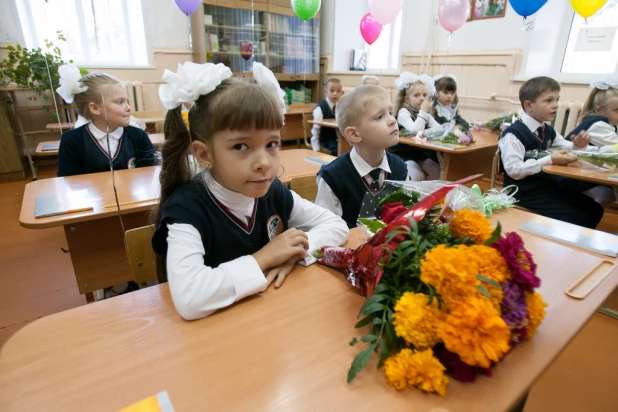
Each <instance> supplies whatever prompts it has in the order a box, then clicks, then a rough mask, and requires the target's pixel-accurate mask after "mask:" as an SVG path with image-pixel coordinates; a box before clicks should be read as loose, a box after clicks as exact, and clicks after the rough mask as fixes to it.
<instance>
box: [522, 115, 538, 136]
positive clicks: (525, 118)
mask: <svg viewBox="0 0 618 412" xmlns="http://www.w3.org/2000/svg"><path fill="white" fill-rule="evenodd" d="M521 121H522V122H523V123H524V124H525V125H526V127H527V128H528V129H530V131H531V132H532V133H534V132H536V130H537V129H538V128H539V126H541V125H542V124H543V123H541V122H539V121H538V120H536V119H535V118H533V117H532V116H530V115H529V114H528V113H524V114H523V115H522V116H521Z"/></svg>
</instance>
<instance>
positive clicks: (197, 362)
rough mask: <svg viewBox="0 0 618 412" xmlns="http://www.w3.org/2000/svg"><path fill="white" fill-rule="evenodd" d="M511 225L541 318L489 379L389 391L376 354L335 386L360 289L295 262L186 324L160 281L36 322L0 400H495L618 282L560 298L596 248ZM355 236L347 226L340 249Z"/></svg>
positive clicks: (553, 351)
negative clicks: (532, 278) (255, 290)
mask: <svg viewBox="0 0 618 412" xmlns="http://www.w3.org/2000/svg"><path fill="white" fill-rule="evenodd" d="M530 218H531V215H530V214H529V213H527V212H523V211H520V210H509V211H503V212H499V213H496V214H495V215H494V217H493V218H492V220H494V221H495V220H497V219H499V220H500V222H501V223H502V225H503V228H504V230H506V231H515V230H517V228H518V227H519V226H520V225H521V224H522V223H524V222H526V221H527V220H529V219H530ZM519 233H520V234H521V236H522V237H523V238H524V241H525V244H526V247H527V248H528V250H531V251H532V252H533V254H534V258H535V261H536V263H537V264H538V274H539V277H540V278H541V279H542V285H541V288H540V292H541V293H542V295H543V297H544V299H545V300H546V301H547V302H548V304H549V307H548V308H547V315H546V318H545V321H544V323H543V324H542V325H541V326H540V328H539V330H538V332H537V334H536V335H535V337H534V338H533V339H532V340H531V341H527V342H525V343H523V344H521V345H519V346H518V347H517V348H515V349H514V350H513V352H512V353H510V354H509V355H508V356H507V357H506V358H505V359H504V361H503V362H502V363H501V364H499V365H498V366H497V367H496V368H495V369H494V371H493V372H494V376H493V377H491V378H486V377H481V378H479V379H478V380H477V382H476V383H474V384H461V383H459V382H456V381H451V383H450V384H449V388H448V393H447V395H446V397H444V398H442V397H440V396H437V395H425V394H422V393H421V392H419V391H416V390H415V391H411V390H404V391H401V392H397V391H396V390H394V389H393V388H390V387H389V386H387V385H386V383H385V382H384V376H383V373H382V372H381V371H377V370H376V369H375V360H372V362H371V363H370V364H369V366H368V368H367V369H366V370H364V371H363V372H362V373H361V374H359V376H358V377H357V379H356V380H355V381H354V382H353V383H352V384H349V385H348V384H346V374H347V370H348V367H349V366H350V363H351V361H352V359H353V358H354V356H355V355H356V353H357V351H358V350H359V348H358V347H354V348H351V347H349V346H348V342H349V341H350V339H351V338H352V337H355V336H357V337H358V336H359V335H360V334H362V332H363V331H359V330H355V329H354V323H355V321H356V315H357V313H358V310H359V308H360V306H361V305H362V303H363V301H364V298H362V297H361V296H359V295H357V293H356V292H355V291H354V290H353V289H352V288H351V287H350V286H349V285H348V284H347V282H346V281H345V279H344V277H343V275H341V274H340V273H338V272H335V271H333V270H330V269H327V268H324V267H321V266H318V265H313V266H310V267H308V268H303V267H299V266H297V267H296V269H295V271H294V273H292V275H291V276H289V277H288V279H286V282H285V284H284V285H283V286H282V287H281V289H277V290H275V289H269V290H268V291H266V292H265V293H263V294H259V295H256V296H253V297H251V298H247V299H244V300H243V301H241V302H239V303H236V304H234V305H233V306H232V307H230V308H228V309H226V310H222V311H219V312H218V313H216V314H214V315H213V316H211V317H208V318H205V319H202V320H199V321H195V322H185V321H183V320H182V319H181V318H180V316H179V315H178V314H177V313H176V311H175V309H174V306H173V303H172V301H171V297H170V294H169V290H168V287H167V285H166V284H164V285H160V286H155V287H151V288H147V289H144V290H141V291H138V292H134V293H130V294H127V295H123V296H119V297H115V298H112V299H108V300H104V301H101V302H97V303H94V304H89V305H86V306H82V307H78V308H75V309H71V310H67V311H64V312H61V313H57V314H54V315H51V316H47V317H44V318H42V319H39V320H36V321H34V322H32V323H31V324H29V325H27V326H25V327H24V328H23V329H21V330H20V331H18V332H17V333H16V334H15V335H14V336H13V337H12V338H10V339H9V341H8V342H7V343H6V344H5V345H4V347H3V348H2V349H1V351H0V387H2V389H3V390H2V391H0V409H2V410H12V411H13V410H24V411H30V410H51V409H53V410H63V411H73V410H76V411H77V410H106V411H107V410H118V409H120V408H122V407H124V406H127V405H130V404H131V403H133V402H135V401H137V400H140V399H143V398H146V397H148V396H151V395H154V394H156V393H157V392H159V391H162V390H167V392H168V394H169V396H170V399H171V401H172V404H173V405H174V407H175V408H176V410H179V411H180V410H203V409H204V408H207V409H209V410H227V411H241V410H392V411H398V410H406V411H430V410H432V409H433V408H444V409H445V410H448V411H451V412H455V411H501V410H506V409H507V408H509V407H511V406H512V405H513V404H514V403H515V402H516V401H517V400H518V398H519V397H520V396H521V395H523V394H524V393H525V391H526V390H528V389H529V387H530V386H531V385H532V383H533V382H534V381H535V380H536V379H537V378H538V377H539V376H540V375H541V374H542V372H543V371H544V370H545V369H546V368H547V367H548V366H549V365H550V364H551V363H552V361H553V360H554V359H555V358H556V357H557V356H558V355H559V354H560V352H561V351H562V350H563V349H564V348H565V346H566V345H567V344H568V343H569V341H570V340H571V339H572V338H573V337H574V336H575V334H576V333H577V332H578V331H579V330H580V329H581V328H582V327H583V325H584V324H585V323H586V322H587V321H588V319H589V318H590V317H591V316H592V315H593V314H594V313H595V311H596V310H597V308H598V307H599V305H600V304H601V303H602V302H603V301H604V299H605V298H606V297H607V296H608V294H609V293H611V291H612V290H613V289H614V288H615V287H616V286H617V285H618V271H617V270H614V271H613V272H611V273H610V275H609V276H608V277H607V278H606V279H605V280H604V281H603V282H602V283H601V284H600V285H599V286H598V287H597V288H595V289H594V290H593V291H592V292H591V293H590V295H588V296H587V297H586V298H585V299H582V300H574V299H571V298H569V297H568V296H566V295H565V293H564V291H565V290H566V289H567V288H568V287H569V286H571V285H572V284H573V283H574V282H575V281H576V280H577V279H579V278H580V277H581V276H582V275H583V274H585V273H586V272H587V271H589V270H590V269H591V268H592V267H593V266H594V265H596V264H597V263H598V262H599V261H600V260H601V259H602V257H601V256H599V255H595V254H593V253H588V252H585V251H582V250H580V249H577V248H574V247H569V246H563V245H560V244H557V243H554V242H551V241H547V240H545V239H542V238H539V237H537V236H534V235H532V234H529V233H526V232H521V231H519ZM361 241H362V239H361V235H360V233H359V232H358V231H357V230H354V231H353V232H352V238H351V241H350V242H349V245H350V246H355V245H358V244H359V243H360V242H361ZM110 394H113V396H110Z"/></svg>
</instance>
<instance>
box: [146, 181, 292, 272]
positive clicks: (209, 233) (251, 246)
mask: <svg viewBox="0 0 618 412" xmlns="http://www.w3.org/2000/svg"><path fill="white" fill-rule="evenodd" d="M203 173H206V172H201V173H199V174H197V175H196V176H195V177H194V178H193V179H192V180H191V181H190V182H189V183H187V184H185V185H183V186H181V187H179V188H178V189H177V190H176V191H175V192H174V193H173V194H172V196H171V197H170V198H169V199H168V200H167V202H165V204H164V205H163V210H162V212H161V219H160V220H159V222H158V225H157V228H156V230H155V233H154V236H153V238H152V248H153V249H154V251H155V252H156V253H157V254H158V255H161V256H165V255H167V232H168V229H167V224H168V223H186V224H189V225H191V226H193V227H194V228H195V229H197V231H198V232H199V233H200V236H201V238H202V243H203V245H204V250H205V252H206V253H205V254H204V265H206V266H209V267H213V268H214V267H217V266H219V265H220V264H222V263H225V262H229V261H231V260H234V259H236V258H238V257H240V256H246V255H251V254H253V253H255V252H257V251H258V250H260V249H262V248H263V247H264V246H265V245H266V244H267V243H268V242H269V241H270V240H271V239H273V238H274V237H275V236H276V235H278V234H281V233H283V232H284V231H286V230H287V229H288V221H289V217H290V214H291V213H292V208H293V207H294V199H293V198H292V193H291V192H290V191H289V190H288V189H287V188H286V187H285V186H284V185H283V183H281V181H279V180H278V179H275V181H273V183H272V184H271V186H270V188H269V190H268V192H267V194H266V195H265V196H263V197H261V198H259V199H256V200H255V205H254V208H253V214H252V216H251V218H250V219H249V222H248V223H247V224H245V223H244V222H242V221H240V220H239V219H238V218H237V217H236V216H235V215H234V214H233V213H232V212H230V211H229V209H228V208H227V207H226V206H225V205H224V204H223V203H221V202H220V201H218V200H217V199H216V198H215V196H214V195H213V194H212V193H211V192H210V191H209V190H208V188H207V187H206V184H205V183H204V177H203Z"/></svg>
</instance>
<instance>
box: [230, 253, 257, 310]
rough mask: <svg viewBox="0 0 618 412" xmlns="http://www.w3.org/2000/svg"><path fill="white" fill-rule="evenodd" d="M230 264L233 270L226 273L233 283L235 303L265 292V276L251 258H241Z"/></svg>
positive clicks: (249, 256)
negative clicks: (232, 264) (232, 265)
mask: <svg viewBox="0 0 618 412" xmlns="http://www.w3.org/2000/svg"><path fill="white" fill-rule="evenodd" d="M232 262H234V270H233V271H229V272H228V273H229V274H230V276H231V278H232V281H233V282H234V289H235V290H236V302H238V301H239V300H242V299H244V298H246V297H247V296H251V295H255V294H256V293H258V292H263V291H265V290H266V276H264V273H263V272H262V269H260V265H258V263H257V261H256V260H255V258H254V257H253V256H251V255H248V256H242V257H240V258H238V259H234V260H233V261H232ZM223 265H225V263H224V264H223Z"/></svg>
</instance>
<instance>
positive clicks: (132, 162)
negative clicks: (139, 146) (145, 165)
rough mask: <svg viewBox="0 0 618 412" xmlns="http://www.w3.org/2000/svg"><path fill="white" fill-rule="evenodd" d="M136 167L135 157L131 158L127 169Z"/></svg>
mask: <svg viewBox="0 0 618 412" xmlns="http://www.w3.org/2000/svg"><path fill="white" fill-rule="evenodd" d="M136 167H137V166H136V165H135V158H134V157H132V158H130V159H129V162H128V163H127V169H135V168H136Z"/></svg>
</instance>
